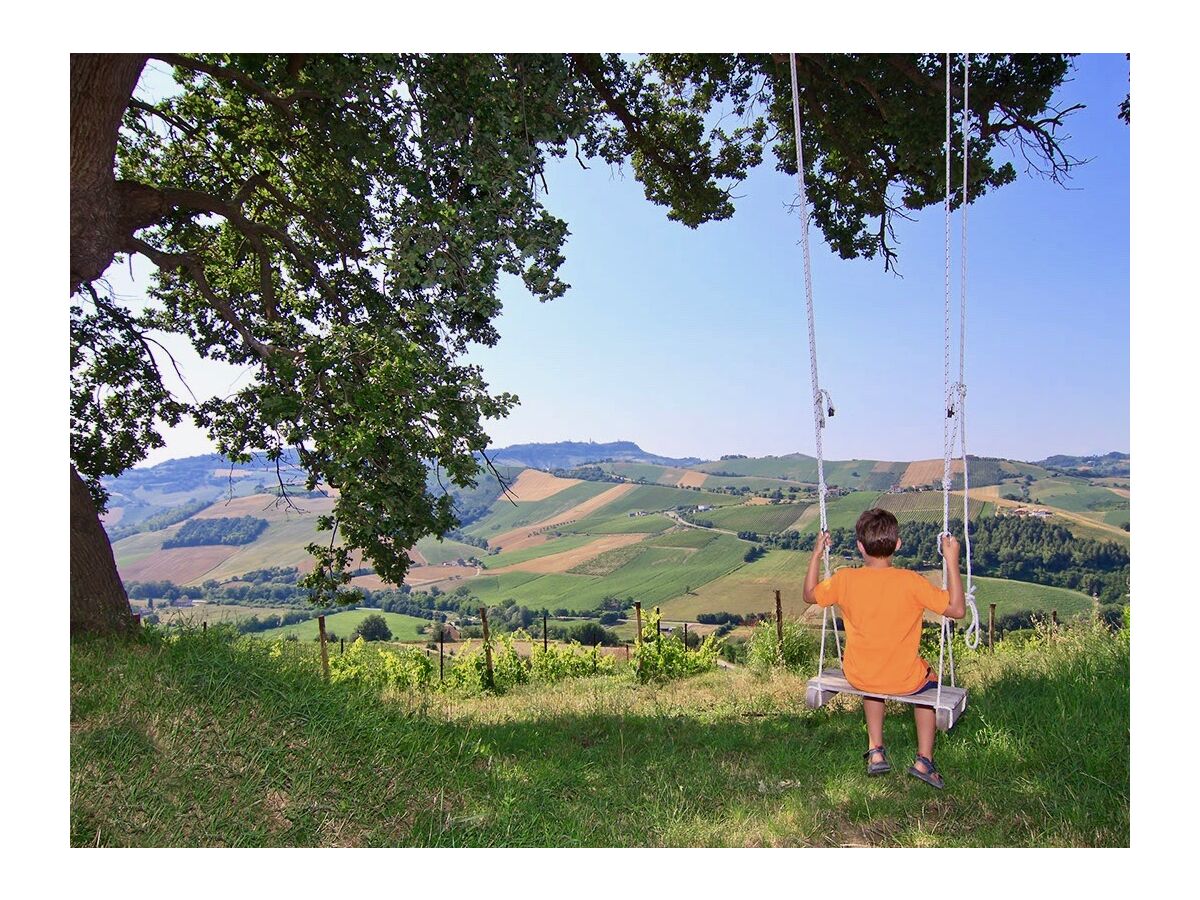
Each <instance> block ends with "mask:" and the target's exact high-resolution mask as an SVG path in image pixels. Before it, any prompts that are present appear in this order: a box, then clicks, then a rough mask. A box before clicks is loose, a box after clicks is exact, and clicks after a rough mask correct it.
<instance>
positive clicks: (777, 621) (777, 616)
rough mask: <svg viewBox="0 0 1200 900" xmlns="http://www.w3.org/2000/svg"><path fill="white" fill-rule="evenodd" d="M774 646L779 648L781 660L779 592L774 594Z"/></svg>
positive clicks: (781, 615) (780, 606)
mask: <svg viewBox="0 0 1200 900" xmlns="http://www.w3.org/2000/svg"><path fill="white" fill-rule="evenodd" d="M775 646H776V647H778V648H779V658H780V659H782V658H783V600H781V599H780V597H779V591H776V592H775Z"/></svg>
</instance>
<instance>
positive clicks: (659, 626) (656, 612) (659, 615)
mask: <svg viewBox="0 0 1200 900" xmlns="http://www.w3.org/2000/svg"><path fill="white" fill-rule="evenodd" d="M654 618H655V619H657V620H658V621H657V622H656V623H655V627H656V628H657V629H658V633H659V634H662V613H661V612H659V610H658V607H657V606H656V607H654Z"/></svg>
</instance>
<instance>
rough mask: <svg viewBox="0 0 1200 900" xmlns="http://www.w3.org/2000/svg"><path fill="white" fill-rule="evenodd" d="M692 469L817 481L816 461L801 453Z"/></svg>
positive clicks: (738, 460) (722, 462)
mask: <svg viewBox="0 0 1200 900" xmlns="http://www.w3.org/2000/svg"><path fill="white" fill-rule="evenodd" d="M692 468H693V469H696V470H698V471H700V472H727V473H729V474H730V475H759V476H766V477H768V478H785V479H788V480H790V481H805V482H809V483H814V482H816V480H817V461H816V459H815V458H813V457H811V456H805V455H803V454H801V453H793V454H789V455H788V456H764V457H760V458H757V459H720V460H716V461H714V462H705V463H699V464H698V465H695V466H692Z"/></svg>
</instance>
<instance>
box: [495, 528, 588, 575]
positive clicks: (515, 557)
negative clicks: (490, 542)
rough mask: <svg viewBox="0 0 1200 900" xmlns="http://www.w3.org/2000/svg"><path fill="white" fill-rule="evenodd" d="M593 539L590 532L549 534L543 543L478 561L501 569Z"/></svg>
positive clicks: (570, 548) (569, 548) (562, 550)
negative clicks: (560, 535)
mask: <svg viewBox="0 0 1200 900" xmlns="http://www.w3.org/2000/svg"><path fill="white" fill-rule="evenodd" d="M594 540H596V537H595V535H591V534H564V535H563V536H562V537H553V536H551V538H550V540H548V541H546V542H545V543H544V544H535V545H534V546H532V547H524V548H522V549H520V550H509V551H507V552H505V553H497V554H496V555H495V556H483V557H481V558H480V562H482V563H483V567H484V568H485V569H502V568H504V567H505V566H514V565H516V564H517V563H523V562H526V561H528V560H531V559H541V558H542V557H543V556H553V555H554V554H555V553H563V552H565V551H567V550H574V549H575V548H576V547H582V546H584V545H585V544H589V543H591V542H592V541H594Z"/></svg>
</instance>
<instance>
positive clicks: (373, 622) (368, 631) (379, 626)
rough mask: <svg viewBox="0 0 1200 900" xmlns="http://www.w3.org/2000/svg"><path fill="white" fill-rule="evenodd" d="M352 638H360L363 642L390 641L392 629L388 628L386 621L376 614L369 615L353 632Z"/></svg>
mask: <svg viewBox="0 0 1200 900" xmlns="http://www.w3.org/2000/svg"><path fill="white" fill-rule="evenodd" d="M351 637H352V638H357V637H360V638H362V639H363V640H364V641H390V640H391V639H392V629H390V628H388V623H387V620H386V619H385V618H384V617H383V616H381V615H379V614H378V613H371V615H369V616H367V617H366V618H365V619H363V620H362V621H361V622H359V623H358V628H356V629H355V630H354V634H352V635H351Z"/></svg>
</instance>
